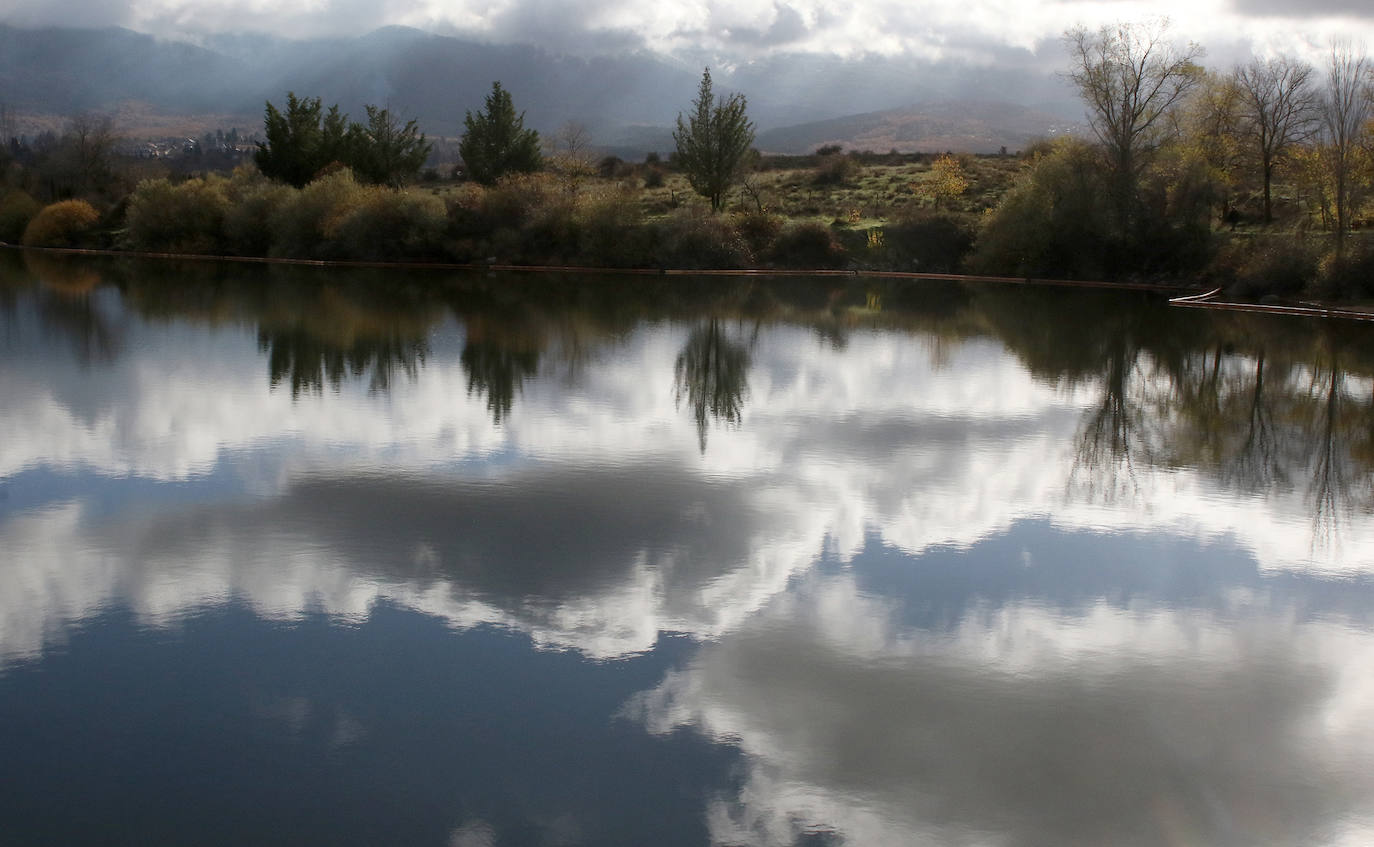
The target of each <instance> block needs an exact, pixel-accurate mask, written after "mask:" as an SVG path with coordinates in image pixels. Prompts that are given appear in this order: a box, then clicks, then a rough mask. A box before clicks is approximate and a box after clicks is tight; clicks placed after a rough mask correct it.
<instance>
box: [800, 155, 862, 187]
mask: <svg viewBox="0 0 1374 847" xmlns="http://www.w3.org/2000/svg"><path fill="white" fill-rule="evenodd" d="M856 170H858V168H857V167H856V166H855V163H854V159H853V158H852V157H850V156H844V155H841V154H839V153H833V154H831V155H828V156H822V157H821V160H820V162H819V163H818V164H817V165H816V173H815V174H814V175H812V177H811V181H812V182H814V183H815V184H816V185H843V184H844V183H846V182H848V181H849V180H850V179H852V178H853V177H854V172H855V171H856Z"/></svg>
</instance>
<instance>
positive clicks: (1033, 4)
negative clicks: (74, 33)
mask: <svg viewBox="0 0 1374 847" xmlns="http://www.w3.org/2000/svg"><path fill="white" fill-rule="evenodd" d="M4 5H5V6H7V7H8V11H7V12H0V19H3V20H5V21H6V22H9V23H13V24H19V25H42V24H59V25H66V26H70V25H72V24H73V23H76V22H80V23H81V24H82V25H88V26H109V25H118V26H125V27H129V28H132V29H135V30H140V31H144V32H150V33H154V34H158V35H166V36H180V37H191V38H195V37H201V36H204V35H207V34H212V33H221V32H241V31H257V32H270V33H275V34H280V35H286V36H293V37H307V36H325V35H331V36H333V35H358V34H362V33H365V32H368V31H370V30H372V29H375V28H377V27H380V26H384V25H388V24H398V25H407V26H413V27H419V28H422V29H427V30H431V31H434V32H439V33H444V34H452V35H464V36H478V37H482V38H484V39H490V40H493V41H498V42H521V43H536V44H540V45H542V46H545V47H547V48H550V49H558V50H570V51H578V52H597V51H605V50H618V49H629V48H648V49H652V50H657V51H663V52H669V53H678V54H692V55H699V54H701V53H709V54H714V55H715V56H716V57H717V58H718V59H721V60H724V61H727V62H728V61H748V60H749V59H751V58H756V57H758V56H760V55H766V54H769V53H772V52H779V51H785V52H805V53H821V54H833V55H839V56H845V57H854V56H859V55H863V54H878V55H887V56H895V55H910V56H915V57H919V58H928V59H935V60H943V59H965V60H969V61H973V62H976V63H993V62H996V61H997V60H998V57H999V56H1005V55H1006V53H1007V51H1008V50H1013V51H1023V50H1024V51H1032V52H1045V51H1050V52H1053V53H1054V54H1055V56H1056V58H1057V56H1058V54H1059V52H1060V48H1059V45H1058V44H1057V43H1056V41H1055V39H1056V37H1057V36H1058V35H1059V34H1060V33H1061V32H1062V31H1063V30H1064V28H1065V27H1066V26H1069V25H1072V24H1075V23H1084V24H1088V25H1095V24H1101V23H1107V22H1112V21H1117V20H1139V19H1143V18H1146V17H1150V16H1167V17H1168V18H1169V19H1170V20H1171V21H1172V22H1173V24H1174V28H1175V31H1176V32H1178V33H1179V34H1181V35H1182V36H1185V37H1187V38H1191V39H1193V40H1196V41H1198V42H1199V43H1201V44H1203V45H1204V46H1205V47H1206V48H1207V49H1208V51H1209V54H1210V56H1211V61H1212V62H1213V63H1222V64H1225V63H1226V62H1229V61H1231V60H1233V59H1234V58H1235V57H1236V56H1238V55H1241V54H1243V53H1245V52H1246V51H1247V50H1249V49H1255V50H1258V51H1260V52H1267V51H1273V50H1283V51H1288V52H1294V53H1299V54H1305V55H1307V56H1308V57H1309V58H1314V59H1315V58H1318V57H1320V55H1321V53H1322V52H1323V47H1324V45H1326V44H1327V43H1328V41H1329V39H1330V38H1331V37H1332V36H1335V35H1342V36H1346V37H1353V38H1356V39H1364V40H1366V41H1369V42H1374V4H1371V3H1369V2H1368V1H1367V0H1311V2H1306V3H1294V2H1289V0H1117V2H1086V0H844V2H838V0H792V1H791V2H777V0H659V2H654V3H644V2H638V0H9V2H7V3H6V4H4Z"/></svg>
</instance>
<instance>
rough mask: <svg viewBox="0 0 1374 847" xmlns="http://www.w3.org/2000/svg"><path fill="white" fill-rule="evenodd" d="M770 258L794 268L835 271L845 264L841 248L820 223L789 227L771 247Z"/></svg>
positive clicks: (806, 222)
mask: <svg viewBox="0 0 1374 847" xmlns="http://www.w3.org/2000/svg"><path fill="white" fill-rule="evenodd" d="M773 258H774V260H775V261H777V263H778V264H780V265H785V266H787V267H793V268H835V267H839V266H840V265H843V264H844V262H845V251H844V247H842V246H841V245H840V242H839V241H837V240H836V239H835V233H834V232H833V231H832V230H831V229H830V227H828V226H826V225H825V224H823V223H820V222H819V221H798V222H795V223H792V224H789V225H788V226H787V228H785V229H784V230H783V231H782V234H780V235H779V236H778V239H777V241H775V242H774V243H773Z"/></svg>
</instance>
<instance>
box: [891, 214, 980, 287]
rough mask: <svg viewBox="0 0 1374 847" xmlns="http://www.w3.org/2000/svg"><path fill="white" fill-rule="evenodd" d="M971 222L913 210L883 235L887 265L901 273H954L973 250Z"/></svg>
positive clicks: (962, 216) (955, 215)
mask: <svg viewBox="0 0 1374 847" xmlns="http://www.w3.org/2000/svg"><path fill="white" fill-rule="evenodd" d="M975 233H976V230H975V228H974V225H973V222H972V219H971V218H970V217H968V216H965V215H957V214H953V213H950V212H936V211H930V210H925V209H915V210H912V211H910V212H908V213H907V214H905V215H903V216H902V217H900V218H899V219H898V220H897V222H896V223H893V224H890V225H888V227H887V230H886V232H885V233H884V243H885V245H886V251H887V258H888V261H889V262H890V263H891V264H892V265H893V266H894V267H897V268H900V269H902V270H911V271H921V272H924V273H957V272H958V271H959V270H961V269H962V267H963V264H964V260H965V258H967V256H968V254H969V252H970V251H971V250H972V249H973V241H974V235H975Z"/></svg>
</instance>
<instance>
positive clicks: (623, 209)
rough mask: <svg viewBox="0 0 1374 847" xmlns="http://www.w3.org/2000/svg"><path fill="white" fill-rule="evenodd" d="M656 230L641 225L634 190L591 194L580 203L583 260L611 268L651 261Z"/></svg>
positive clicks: (639, 210) (641, 214)
mask: <svg viewBox="0 0 1374 847" xmlns="http://www.w3.org/2000/svg"><path fill="white" fill-rule="evenodd" d="M654 235H655V231H654V230H653V229H651V228H649V227H646V226H645V225H644V214H643V210H642V209H641V207H640V205H639V198H638V197H637V196H636V195H635V193H634V192H633V191H626V190H623V189H617V190H613V191H607V192H604V193H600V194H596V195H593V196H592V197H589V198H588V199H587V200H586V201H584V203H583V205H582V241H581V253H582V258H583V261H585V262H588V263H591V264H597V265H605V266H607V267H613V268H628V267H645V266H648V265H651V264H653V260H654V251H653V247H654V241H653V238H654Z"/></svg>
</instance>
